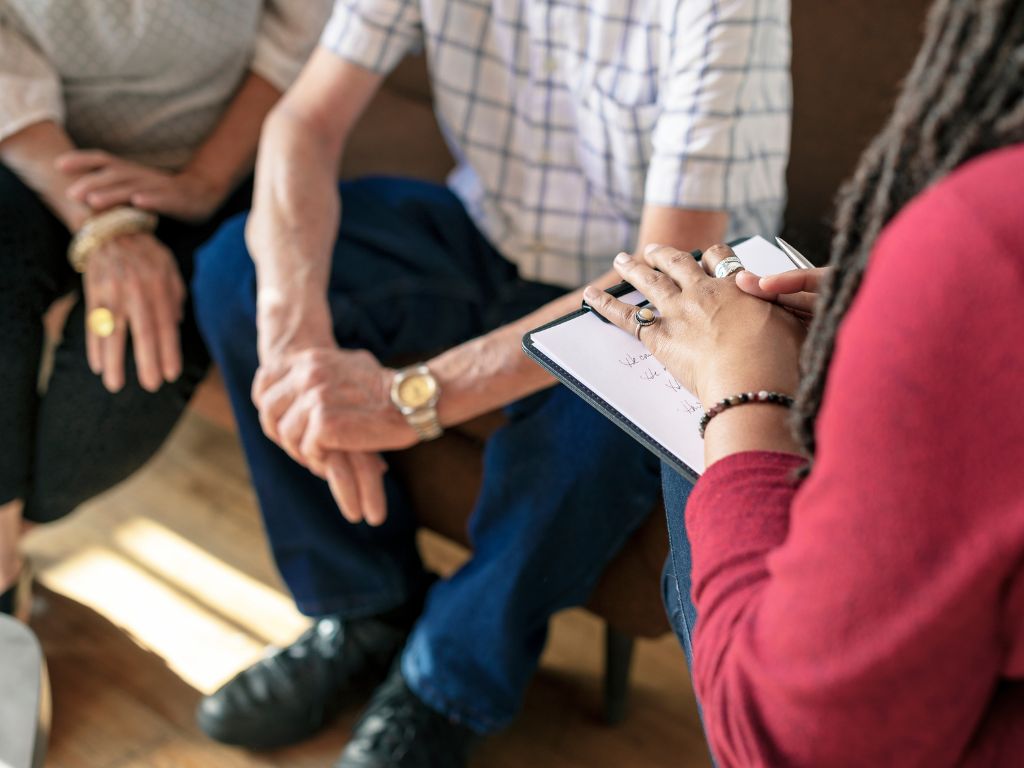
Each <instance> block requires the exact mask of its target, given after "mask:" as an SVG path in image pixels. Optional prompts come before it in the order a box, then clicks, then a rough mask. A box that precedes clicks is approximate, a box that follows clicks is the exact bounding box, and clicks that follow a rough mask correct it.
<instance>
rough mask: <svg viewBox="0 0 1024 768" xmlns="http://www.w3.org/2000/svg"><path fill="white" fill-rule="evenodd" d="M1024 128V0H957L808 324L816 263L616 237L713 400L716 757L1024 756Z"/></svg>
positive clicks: (993, 761) (703, 686)
mask: <svg viewBox="0 0 1024 768" xmlns="http://www.w3.org/2000/svg"><path fill="white" fill-rule="evenodd" d="M1022 142H1024V4H1022V3H1020V2H1019V0H984V1H983V0H939V1H938V2H937V3H936V4H935V6H934V8H933V10H932V14H931V16H930V19H929V25H928V31H927V36H926V41H925V45H924V48H923V50H922V52H921V54H920V55H919V58H918V60H917V63H916V65H915V67H914V69H913V71H912V72H911V75H910V77H909V80H908V82H907V84H906V87H905V90H904V93H903V95H902V96H901V98H900V100H899V102H898V103H897V105H896V109H895V112H894V114H893V117H892V119H891V121H890V122H889V124H888V126H887V127H886V128H885V130H884V131H883V132H882V133H881V135H880V136H879V137H878V138H877V139H876V140H875V142H874V143H873V145H872V146H871V148H870V149H869V150H868V152H867V153H866V154H865V156H864V158H863V160H862V162H861V166H860V169H859V171H858V172H857V174H856V176H855V178H854V180H853V181H852V183H851V184H850V185H849V186H848V187H847V189H846V191H845V193H844V197H843V200H842V204H841V210H840V216H839V223H838V234H837V236H836V239H835V244H834V247H833V254H832V261H831V268H830V270H829V272H828V273H827V275H826V276H825V278H824V284H823V286H822V296H821V299H820V301H819V302H818V303H817V306H816V317H815V319H814V322H813V324H812V326H811V329H810V333H809V335H808V334H807V332H806V330H805V326H804V323H803V322H802V320H801V319H800V318H799V317H798V316H797V315H798V314H800V312H799V311H798V312H796V313H794V312H790V311H786V310H785V309H783V308H782V307H780V306H779V305H780V304H788V305H792V306H794V307H795V308H796V309H797V310H806V309H808V308H810V307H813V306H814V304H813V301H812V299H813V296H812V295H811V294H812V293H813V292H814V290H816V288H817V279H818V278H820V277H821V275H820V274H811V275H805V274H792V273H790V274H786V275H783V276H779V277H775V278H769V279H763V280H760V281H758V279H757V278H756V277H754V276H752V275H749V274H746V273H744V272H739V273H738V274H736V275H734V276H731V277H726V278H722V279H714V278H712V277H710V276H709V274H708V273H706V272H705V271H704V270H702V269H701V267H700V266H699V265H698V264H697V263H696V262H695V261H693V260H692V259H689V258H684V257H682V256H681V255H680V254H679V253H678V252H675V251H673V250H672V249H669V248H654V249H653V250H651V251H649V252H648V253H646V254H644V256H643V258H642V259H631V258H628V257H620V258H619V259H618V260H617V262H616V263H617V268H618V270H619V272H620V273H621V274H622V276H623V278H625V279H627V280H629V281H630V282H632V283H633V284H634V285H636V286H638V287H641V288H642V289H643V290H644V291H645V293H646V294H647V296H648V297H649V298H650V299H651V300H652V301H653V303H654V304H655V305H656V306H657V307H658V309H660V310H661V314H662V317H661V319H660V320H659V321H658V322H657V323H656V324H655V325H653V326H650V327H647V328H643V329H642V332H641V338H642V340H643V341H644V343H645V344H647V346H648V347H649V348H650V350H651V351H652V352H653V353H654V354H655V355H656V356H657V357H658V359H659V360H661V361H662V362H664V363H665V364H666V366H667V367H668V368H669V370H670V371H672V373H673V374H674V375H675V376H677V377H678V379H679V381H681V382H685V383H686V384H687V385H688V386H689V387H690V388H691V389H692V391H693V392H694V393H696V394H697V395H698V396H699V397H700V399H701V400H702V402H703V403H704V405H705V408H706V409H708V410H707V413H708V415H707V416H706V418H705V427H706V429H705V433H704V434H705V455H706V461H707V466H708V469H707V472H706V473H705V475H704V476H703V477H702V478H701V480H700V482H699V483H698V484H697V485H696V487H695V489H694V491H693V494H692V495H691V496H690V499H689V503H688V505H687V507H686V528H687V532H688V534H689V540H690V545H691V547H692V563H693V590H692V595H693V599H694V601H695V604H696V615H697V617H698V621H697V625H696V633H695V635H694V637H693V649H692V651H693V666H692V671H693V678H694V682H695V685H696V690H697V693H698V696H699V698H700V700H701V702H702V704H703V707H704V718H705V725H706V729H707V733H708V736H709V740H710V742H711V746H712V749H713V751H714V753H715V756H716V758H717V760H718V761H719V764H720V765H723V766H752V765H787V766H845V765H849V766H862V765H871V766H888V765H899V766H942V765H980V766H997V765H999V766H1001V765H1006V766H1009V765H1014V766H1016V765H1020V764H1021V760H1022V755H1024V470H1022V464H1024V407H1022V406H1021V403H1020V398H1021V391H1022V390H1024V344H1022V342H1021V339H1020V338H1019V333H1018V328H1019V325H1020V308H1021V306H1022V297H1024V213H1022V201H1024V143H1022ZM730 255H731V254H730V252H729V251H728V249H726V248H724V247H719V248H717V249H716V250H714V251H712V252H711V253H710V254H709V258H708V259H707V260H706V261H707V262H708V263H706V264H705V268H706V269H709V270H710V269H713V267H714V266H716V265H717V264H718V262H719V261H720V260H721V259H722V258H728V257H729V256H730ZM655 268H657V269H659V270H660V272H655V271H654V269H655ZM722 271H727V270H722ZM588 300H589V301H592V302H594V303H595V305H596V306H597V307H598V309H599V310H600V311H601V312H602V314H603V315H605V316H606V317H610V318H614V320H615V322H616V323H617V324H618V325H620V326H621V327H623V328H625V329H629V330H633V329H634V328H635V327H636V326H635V321H634V317H633V315H634V313H635V310H634V309H633V308H631V307H627V306H625V305H623V304H621V303H619V302H617V301H616V300H615V299H612V298H610V297H608V296H607V295H605V294H601V293H600V292H592V295H590V296H588ZM805 336H807V338H806V341H805ZM801 350H802V353H801ZM801 354H802V360H803V375H802V377H801V375H800V373H799V370H798V360H799V358H800V356H801ZM762 392H765V394H764V395H762V394H761V393H762ZM769 393H773V394H769ZM792 396H795V405H794V406H793V411H794V416H795V419H794V421H793V423H795V426H796V429H795V431H791V429H790V426H789V423H788V420H787V413H786V409H785V408H783V407H780V405H785V404H787V403H790V402H791V400H790V398H791V397H792ZM801 478H802V479H801ZM668 481H669V482H668V485H669V486H670V492H669V494H668V496H667V502H668V506H669V508H670V515H671V516H672V517H673V522H680V521H681V515H682V509H681V504H680V502H681V499H680V497H679V494H678V492H677V491H676V490H673V489H675V488H676V487H677V486H678V483H677V482H676V481H675V479H674V478H672V477H671V476H669V478H668ZM673 544H674V545H675V546H676V548H677V550H678V549H679V548H683V549H685V547H686V539H685V537H683V536H681V535H679V536H674V537H673ZM676 554H677V555H678V556H677V557H676V558H675V562H676V563H683V564H685V563H686V562H687V560H688V559H689V558H688V555H687V553H686V552H685V551H684V552H677V553H676ZM684 567H685V565H684ZM676 576H677V577H678V580H679V582H680V583H681V584H683V585H686V584H688V582H689V574H686V573H677V574H676ZM687 593H688V589H687V588H686V587H685V586H684V587H683V588H681V589H680V590H679V596H680V597H682V599H683V600H684V601H686V600H688V594H687ZM681 612H682V613H683V614H684V615H687V616H688V617H689V618H690V620H691V623H692V619H693V610H692V608H687V607H686V606H683V610H682V611H681ZM683 634H684V635H685V634H686V633H685V632H683ZM685 639H686V638H685V637H684V640H685Z"/></svg>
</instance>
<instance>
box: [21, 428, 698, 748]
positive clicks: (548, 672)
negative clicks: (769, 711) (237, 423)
mask: <svg viewBox="0 0 1024 768" xmlns="http://www.w3.org/2000/svg"><path fill="white" fill-rule="evenodd" d="M423 548H424V553H425V557H426V559H427V561H428V563H430V564H431V565H432V566H433V567H435V568H438V569H441V570H443V571H450V570H451V569H452V568H454V567H456V566H457V565H458V563H459V562H461V561H462V559H463V558H464V557H465V555H464V553H462V552H460V551H458V550H457V549H456V548H454V547H453V546H452V545H450V544H447V543H446V542H443V541H441V540H439V539H437V538H436V537H430V536H425V537H424V539H423ZM28 551H29V554H30V556H31V557H32V559H33V561H34V563H35V567H36V569H37V571H39V578H40V581H41V582H42V586H40V588H39V590H38V597H37V605H36V615H35V617H34V618H33V626H34V627H35V629H36V631H37V632H38V634H39V636H40V639H41V641H42V643H43V646H44V648H45V651H46V654H47V658H48V660H49V665H50V673H51V678H52V685H53V695H54V723H53V725H54V729H53V736H52V743H51V748H50V758H49V760H48V762H47V765H48V766H53V768H127V767H128V766H147V767H157V768H160V767H163V766H168V767H170V766H183V767H184V766H188V767H192V766H195V767H196V768H221V767H223V768H242V767H243V766H288V767H289V768H302V767H304V766H330V765H331V764H332V762H333V760H334V759H335V758H336V757H337V754H338V752H339V751H340V749H341V747H342V746H343V744H344V743H345V740H346V738H347V734H348V731H349V728H350V727H351V725H352V722H353V720H354V718H355V716H356V714H357V713H356V712H351V713H348V714H346V716H345V717H344V718H343V719H342V720H341V721H339V722H338V723H336V724H334V725H333V726H332V727H330V728H329V729H327V731H326V732H324V733H323V734H321V735H320V736H319V737H317V738H316V739H313V740H312V741H310V742H308V743H306V744H303V745H301V746H298V747H294V748H292V749H288V750H283V751H279V752H275V753H270V754H253V753H248V752H245V751H241V750H234V749H228V748H224V747H220V746H218V745H216V744H213V743H211V742H210V741H208V740H206V739H205V738H204V737H203V736H202V734H201V733H200V732H199V731H198V729H197V728H196V727H195V725H194V724H193V719H192V713H193V710H194V708H195V705H196V703H197V702H198V700H199V698H200V697H201V696H202V695H203V693H204V692H209V691H212V690H215V689H216V688H217V687H218V686H219V685H220V684H221V683H222V682H223V681H225V680H227V679H229V678H230V677H231V676H232V675H234V674H235V673H236V672H237V671H238V670H239V669H241V668H243V667H245V666H247V665H248V664H250V663H251V662H252V661H254V660H255V659H257V658H259V656H260V655H261V653H262V652H263V649H264V647H265V646H266V645H267V644H272V643H277V644H283V643H287V642H288V641H289V640H290V639H292V638H293V637H295V636H296V635H297V634H298V633H299V632H301V631H302V629H303V628H304V626H305V620H304V619H303V618H302V617H301V616H299V615H298V614H297V613H296V612H295V610H294V608H293V607H292V605H291V603H290V601H289V600H288V599H287V597H286V594H285V592H284V591H283V589H282V588H281V585H280V582H279V580H278V579H277V576H276V574H275V572H274V569H273V567H272V565H271V563H270V559H269V557H268V554H267V549H266V545H265V543H264V540H263V536H262V531H261V528H260V524H259V521H258V516H257V513H256V510H255V502H254V499H253V496H252V493H251V491H250V489H249V484H248V479H247V476H246V471H245V466H244V462H243V461H242V458H241V455H240V453H239V450H238V446H237V443H236V441H235V438H234V436H233V435H232V434H230V433H228V432H226V431H225V430H223V429H221V428H220V427H215V426H213V425H211V424H209V423H208V422H206V421H204V420H203V419H202V418H201V417H199V416H196V415H189V416H188V417H187V418H186V419H185V420H184V422H183V423H182V424H181V426H180V427H179V429H178V431H177V432H176V433H175V435H174V437H173V438H172V440H171V441H170V443H169V445H168V446H167V448H166V449H165V450H164V451H163V452H162V453H161V454H160V455H159V456H158V457H157V458H156V459H155V460H154V461H153V462H152V464H151V465H150V466H148V467H147V468H146V469H145V470H144V471H143V472H141V473H139V475H138V476H136V477H135V478H133V479H132V480H131V481H129V482H128V483H126V484H125V485H123V486H122V487H120V488H118V489H117V490H115V491H113V492H111V493H109V494H107V495H106V496H104V497H102V498H101V499H98V500H96V501H95V502H93V503H91V504H90V505H89V506H88V507H87V508H85V509H83V510H81V511H79V512H78V513H76V514H75V515H74V516H72V517H71V518H70V519H69V520H67V521H64V522H62V523H59V524H56V525H54V526H49V527H47V528H46V529H40V530H37V531H36V532H34V533H33V534H32V536H31V537H30V539H29V541H28ZM601 637H602V635H601V627H600V625H599V623H598V622H597V620H595V619H594V618H593V617H591V616H589V615H588V614H586V613H584V612H583V611H570V612H567V613H565V614H563V615H560V616H559V617H557V619H556V620H555V622H554V627H553V630H552V633H551V638H550V642H549V643H548V647H547V650H546V652H545V654H544V658H543V663H542V669H541V671H540V674H539V675H538V677H537V680H536V682H535V683H534V685H533V686H532V688H531V690H530V692H529V694H528V697H527V702H526V708H525V711H524V712H523V714H522V716H521V717H520V719H519V720H518V721H517V722H516V723H515V725H513V726H512V727H511V728H509V729H508V730H507V731H505V732H503V733H501V734H500V735H498V736H496V737H494V738H492V739H489V740H488V741H487V742H485V744H484V745H483V746H482V747H481V748H480V749H479V751H478V752H477V754H476V756H475V760H474V763H473V764H474V766H479V767H484V766H486V767H487V768H520V767H522V768H525V767H526V766H529V767H530V768H546V767H547V766H552V767H554V766H557V767H558V768H577V767H578V768H583V767H584V766H586V768H603V767H604V766H609V767H611V766H615V767H616V768H622V767H623V766H629V767H630V768H632V767H633V766H651V768H660V767H662V766H664V767H665V768H668V767H669V766H671V768H685V767H686V766H706V765H708V759H707V754H706V752H705V749H704V743H703V738H702V736H701V733H700V727H699V723H698V720H697V716H696V711H695V708H694V703H693V697H692V693H691V691H690V685H689V681H688V679H687V676H686V671H685V662H684V659H683V655H682V652H681V651H680V650H679V647H678V645H677V644H676V642H675V640H674V638H671V637H666V638H663V639H662V640H659V641H656V642H643V643H641V645H640V647H639V650H638V656H637V659H636V664H635V668H634V682H633V691H632V709H631V712H630V715H629V718H628V719H627V720H626V722H625V723H623V724H622V725H620V726H617V727H608V726H606V725H604V724H603V723H602V722H601V719H600V669H601Z"/></svg>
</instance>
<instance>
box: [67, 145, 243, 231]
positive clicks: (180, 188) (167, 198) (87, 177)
mask: <svg viewBox="0 0 1024 768" xmlns="http://www.w3.org/2000/svg"><path fill="white" fill-rule="evenodd" d="M56 166H57V169H58V170H59V171H61V172H63V173H67V174H80V178H79V179H78V180H77V181H75V182H74V183H73V184H71V186H69V187H68V190H67V195H68V197H69V198H70V199H72V200H75V201H77V202H80V203H83V204H84V205H88V206H89V207H90V208H92V209H93V210H94V211H103V210H106V209H108V208H112V207H114V206H117V205H131V206H134V207H135V208H141V209H142V210H146V211H152V212H154V213H159V214H163V215H165V216H170V217H172V218H176V219H181V220H182V221H204V220H206V219H208V218H209V217H210V216H211V215H213V213H214V211H216V210H217V208H218V206H220V204H221V203H222V202H223V200H224V197H225V196H226V194H227V191H228V190H227V189H225V188H224V187H223V186H222V185H218V184H215V183H214V182H213V181H212V180H210V179H207V178H205V177H203V176H202V175H200V174H198V173H197V172H196V171H194V170H185V171H181V172H179V173H171V172H169V171H164V170H161V169H159V168H150V167H149V166H145V165H141V164H139V163H133V162H130V161H128V160H123V159H122V158H119V157H117V156H115V155H111V154H110V153H108V152H103V151H101V150H75V151H72V152H66V153H64V154H63V155H61V156H60V157H58V158H57V160H56Z"/></svg>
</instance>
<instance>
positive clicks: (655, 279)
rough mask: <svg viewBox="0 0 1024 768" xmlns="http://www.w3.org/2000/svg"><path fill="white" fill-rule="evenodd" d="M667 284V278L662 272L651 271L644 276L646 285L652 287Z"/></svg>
mask: <svg viewBox="0 0 1024 768" xmlns="http://www.w3.org/2000/svg"><path fill="white" fill-rule="evenodd" d="M663 282H665V276H664V274H662V273H661V272H655V271H654V270H651V271H650V272H647V273H646V274H644V283H645V284H647V285H651V286H656V285H661V284H662V283H663Z"/></svg>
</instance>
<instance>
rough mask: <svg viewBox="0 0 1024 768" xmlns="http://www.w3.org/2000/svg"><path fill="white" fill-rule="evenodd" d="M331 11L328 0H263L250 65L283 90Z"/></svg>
mask: <svg viewBox="0 0 1024 768" xmlns="http://www.w3.org/2000/svg"><path fill="white" fill-rule="evenodd" d="M330 13H331V0H299V1H298V2H296V0H266V2H265V3H264V7H263V18H262V19H261V20H260V28H259V33H258V36H257V38H256V48H255V50H254V51H253V57H252V64H251V69H252V71H253V72H255V73H256V74H257V75H259V76H260V77H263V78H266V80H267V81H269V82H270V83H271V85H273V86H274V87H275V88H278V89H280V90H281V91H284V90H286V89H287V88H288V86H290V85H291V84H292V83H293V82H294V81H295V78H296V77H298V75H299V72H300V71H301V70H302V67H303V65H304V64H305V63H306V59H308V58H309V54H310V53H312V51H313V48H314V47H315V46H316V41H317V39H318V38H319V37H320V32H321V30H322V29H323V28H324V25H325V24H326V23H327V19H328V17H329V16H330Z"/></svg>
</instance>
